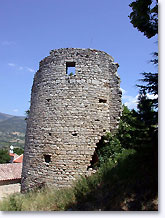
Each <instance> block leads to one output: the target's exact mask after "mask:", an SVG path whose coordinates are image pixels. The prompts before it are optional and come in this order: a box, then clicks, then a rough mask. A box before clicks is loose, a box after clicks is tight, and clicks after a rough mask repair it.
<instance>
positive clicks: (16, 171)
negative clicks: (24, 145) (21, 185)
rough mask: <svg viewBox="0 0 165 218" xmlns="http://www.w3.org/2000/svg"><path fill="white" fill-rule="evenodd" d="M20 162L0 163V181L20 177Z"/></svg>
mask: <svg viewBox="0 0 165 218" xmlns="http://www.w3.org/2000/svg"><path fill="white" fill-rule="evenodd" d="M21 173H22V163H8V164H0V181H4V180H14V179H21Z"/></svg>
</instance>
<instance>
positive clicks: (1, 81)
mask: <svg viewBox="0 0 165 218" xmlns="http://www.w3.org/2000/svg"><path fill="white" fill-rule="evenodd" d="M131 2H132V0H14V1H12V0H5V1H0V3H1V5H0V30H1V33H0V102H1V103H0V112H3V113H8V114H13V115H25V111H26V110H27V109H28V108H29V101H30V92H31V86H32V82H33V77H34V73H35V72H36V71H37V70H38V68H39V62H40V61H41V60H42V59H43V58H44V57H46V56H48V55H49V51H50V50H52V49H58V48H66V47H75V48H95V49H98V50H103V51H105V52H107V53H109V54H110V55H111V56H112V57H114V59H115V62H118V63H119V65H120V67H119V68H118V74H119V76H120V78H121V88H122V89H123V90H124V93H123V94H124V95H123V102H127V104H128V106H129V107H130V108H132V107H134V106H135V104H134V103H133V102H134V100H135V98H136V96H137V94H138V89H137V88H136V87H135V85H136V84H137V83H138V79H140V78H141V75H140V73H142V72H144V71H146V72H149V71H156V69H155V67H154V66H153V65H152V64H150V63H149V61H150V59H152V52H154V51H156V50H157V43H156V41H157V38H156V37H154V38H152V39H147V38H146V37H145V36H144V35H143V33H141V32H139V31H138V30H137V29H135V28H134V27H133V25H132V24H131V23H130V20H129V18H128V15H129V14H130V12H131V8H130V7H129V4H130V3H131Z"/></svg>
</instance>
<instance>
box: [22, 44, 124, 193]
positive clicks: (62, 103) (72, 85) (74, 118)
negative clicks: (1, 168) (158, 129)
mask: <svg viewBox="0 0 165 218" xmlns="http://www.w3.org/2000/svg"><path fill="white" fill-rule="evenodd" d="M117 68H118V64H116V63H114V60H113V58H112V57H111V56H110V55H108V54H107V53H105V52H102V51H98V50H94V49H77V48H64V49H57V50H53V51H51V52H50V56H48V57H46V58H45V59H43V60H42V61H41V62H40V66H39V70H38V71H37V73H36V74H35V77H34V83H33V87H32V94H31V107H30V114H29V118H28V121H27V131H26V140H25V151H24V160H23V172H22V191H26V190H30V189H33V188H34V187H37V186H38V185H39V184H47V185H52V184H54V185H55V186H57V187H65V186H68V185H71V184H72V181H73V180H74V179H75V178H76V177H77V176H79V175H82V174H86V173H87V171H88V166H89V165H90V161H91V159H92V155H93V154H94V151H95V148H96V144H97V143H98V142H99V140H100V139H101V136H103V135H104V134H105V133H106V132H112V131H114V130H115V129H116V127H117V124H118V121H119V118H120V114H121V91H120V87H119V86H120V85H119V83H120V79H119V77H118V75H117ZM70 69H71V70H72V73H70ZM74 70H75V71H74Z"/></svg>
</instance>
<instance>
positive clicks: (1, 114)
mask: <svg viewBox="0 0 165 218" xmlns="http://www.w3.org/2000/svg"><path fill="white" fill-rule="evenodd" d="M11 117H13V116H12V115H9V114H4V113H1V112H0V122H1V121H3V120H7V119H9V118H11Z"/></svg>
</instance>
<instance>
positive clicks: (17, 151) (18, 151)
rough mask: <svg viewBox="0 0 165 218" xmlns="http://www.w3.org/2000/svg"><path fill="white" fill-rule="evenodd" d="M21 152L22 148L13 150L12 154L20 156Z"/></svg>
mask: <svg viewBox="0 0 165 218" xmlns="http://www.w3.org/2000/svg"><path fill="white" fill-rule="evenodd" d="M23 152H24V149H23V148H14V153H15V154H18V155H21V154H23Z"/></svg>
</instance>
